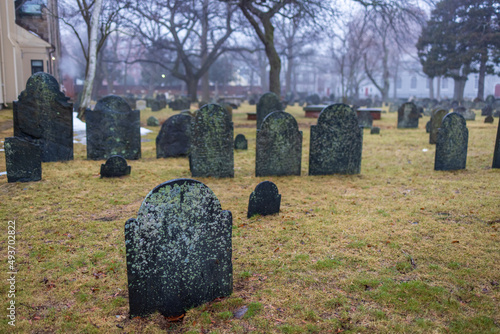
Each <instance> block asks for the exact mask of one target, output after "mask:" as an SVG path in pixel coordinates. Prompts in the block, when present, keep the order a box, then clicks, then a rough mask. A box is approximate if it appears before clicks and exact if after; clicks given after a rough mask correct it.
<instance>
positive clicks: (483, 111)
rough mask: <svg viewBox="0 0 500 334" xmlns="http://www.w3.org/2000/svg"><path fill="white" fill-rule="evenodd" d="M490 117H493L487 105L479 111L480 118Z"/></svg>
mask: <svg viewBox="0 0 500 334" xmlns="http://www.w3.org/2000/svg"><path fill="white" fill-rule="evenodd" d="M491 115H493V107H492V106H491V105H489V104H487V105H485V106H484V107H483V108H482V109H481V116H491Z"/></svg>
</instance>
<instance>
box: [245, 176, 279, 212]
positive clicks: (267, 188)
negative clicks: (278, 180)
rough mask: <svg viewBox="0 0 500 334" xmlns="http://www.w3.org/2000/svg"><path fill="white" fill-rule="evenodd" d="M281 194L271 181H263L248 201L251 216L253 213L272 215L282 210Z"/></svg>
mask: <svg viewBox="0 0 500 334" xmlns="http://www.w3.org/2000/svg"><path fill="white" fill-rule="evenodd" d="M280 204H281V195H280V194H279V191H278V187H277V186H276V185H275V184H274V183H272V182H271V181H264V182H261V183H259V184H258V185H257V187H255V190H254V191H253V192H252V193H251V194H250V199H249V201H248V214H247V217H248V218H250V217H252V216H253V215H257V214H259V215H261V216H266V215H272V214H275V213H279V212H280Z"/></svg>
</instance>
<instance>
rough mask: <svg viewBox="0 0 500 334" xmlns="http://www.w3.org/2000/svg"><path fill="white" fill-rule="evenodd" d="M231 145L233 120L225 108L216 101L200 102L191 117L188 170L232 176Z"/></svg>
mask: <svg viewBox="0 0 500 334" xmlns="http://www.w3.org/2000/svg"><path fill="white" fill-rule="evenodd" d="M233 145H234V139H233V122H231V121H230V119H229V115H228V113H227V112H226V110H225V109H224V108H222V107H221V106H220V105H218V104H207V105H204V106H203V107H202V108H201V109H200V110H198V111H196V114H195V116H194V117H193V119H192V120H191V150H190V155H189V166H190V169H191V174H192V175H193V176H194V177H208V176H213V177H233V176H234V146H233Z"/></svg>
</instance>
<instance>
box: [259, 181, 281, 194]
mask: <svg viewBox="0 0 500 334" xmlns="http://www.w3.org/2000/svg"><path fill="white" fill-rule="evenodd" d="M254 192H256V193H266V194H270V195H279V191H278V187H277V186H276V185H275V184H274V183H272V182H271V181H263V182H261V183H259V184H258V185H257V186H256V187H255V190H254Z"/></svg>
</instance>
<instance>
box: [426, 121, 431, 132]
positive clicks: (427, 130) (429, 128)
mask: <svg viewBox="0 0 500 334" xmlns="http://www.w3.org/2000/svg"><path fill="white" fill-rule="evenodd" d="M425 132H426V133H431V121H430V120H429V121H428V122H427V123H425Z"/></svg>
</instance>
